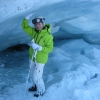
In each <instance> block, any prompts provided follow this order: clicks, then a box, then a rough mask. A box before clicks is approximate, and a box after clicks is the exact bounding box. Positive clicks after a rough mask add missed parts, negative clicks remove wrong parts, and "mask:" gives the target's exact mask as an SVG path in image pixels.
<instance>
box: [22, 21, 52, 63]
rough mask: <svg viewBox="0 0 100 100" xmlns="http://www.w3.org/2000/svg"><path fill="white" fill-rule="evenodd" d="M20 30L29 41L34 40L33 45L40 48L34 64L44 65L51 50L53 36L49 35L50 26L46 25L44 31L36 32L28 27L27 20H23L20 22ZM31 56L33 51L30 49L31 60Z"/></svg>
mask: <svg viewBox="0 0 100 100" xmlns="http://www.w3.org/2000/svg"><path fill="white" fill-rule="evenodd" d="M22 28H23V30H24V31H25V32H26V33H27V34H28V35H29V36H30V37H31V39H34V41H35V43H37V44H38V45H40V46H42V50H41V51H37V55H36V62H38V63H43V64H45V63H46V62H47V60H48V54H49V53H50V52H51V51H52V50H53V36H52V35H51V34H50V33H51V28H50V25H49V24H47V25H46V26H45V29H42V30H40V31H39V32H37V31H36V30H35V28H32V27H31V26H29V25H28V20H27V19H24V20H23V21H22ZM32 55H34V50H33V49H32V47H30V49H29V57H30V58H31V59H32Z"/></svg>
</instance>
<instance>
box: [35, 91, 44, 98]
mask: <svg viewBox="0 0 100 100" xmlns="http://www.w3.org/2000/svg"><path fill="white" fill-rule="evenodd" d="M44 93H45V92H44ZM44 93H43V94H40V95H39V94H38V93H35V94H34V97H39V96H43V95H44Z"/></svg>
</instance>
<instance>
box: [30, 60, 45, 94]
mask: <svg viewBox="0 0 100 100" xmlns="http://www.w3.org/2000/svg"><path fill="white" fill-rule="evenodd" d="M30 64H31V66H30V67H31V68H30V78H31V79H32V81H33V85H35V84H36V86H37V92H38V94H43V93H44V92H45V85H44V81H43V78H42V75H43V69H44V65H45V64H42V63H37V62H33V61H32V60H30Z"/></svg>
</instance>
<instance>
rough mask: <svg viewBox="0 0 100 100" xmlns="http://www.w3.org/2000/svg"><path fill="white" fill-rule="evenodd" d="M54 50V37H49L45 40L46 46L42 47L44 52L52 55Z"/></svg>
mask: <svg viewBox="0 0 100 100" xmlns="http://www.w3.org/2000/svg"><path fill="white" fill-rule="evenodd" d="M52 50H53V36H52V35H49V36H48V37H47V38H45V41H44V46H43V47H42V50H41V51H42V52H45V53H50V52H51V51H52Z"/></svg>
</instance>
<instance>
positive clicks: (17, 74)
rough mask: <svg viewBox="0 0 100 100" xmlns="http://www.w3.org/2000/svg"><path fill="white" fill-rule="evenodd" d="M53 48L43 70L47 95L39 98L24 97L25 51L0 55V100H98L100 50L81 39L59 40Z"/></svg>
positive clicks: (26, 63) (99, 89) (26, 67)
mask: <svg viewBox="0 0 100 100" xmlns="http://www.w3.org/2000/svg"><path fill="white" fill-rule="evenodd" d="M54 46H55V48H54V50H53V52H52V53H51V54H50V56H49V61H48V63H47V64H46V66H45V69H44V75H43V79H44V82H45V84H46V93H45V94H44V96H43V97H39V98H35V97H33V94H34V93H30V92H28V91H26V93H25V85H26V80H27V74H28V69H29V63H28V49H24V50H22V51H3V52H0V65H1V67H0V100H99V98H100V46H98V45H90V44H88V43H86V42H85V41H83V40H82V39H77V40H62V41H61V40H59V41H55V45H54ZM30 86H31V83H30V82H29V84H28V87H30ZM24 94H25V95H24Z"/></svg>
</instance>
